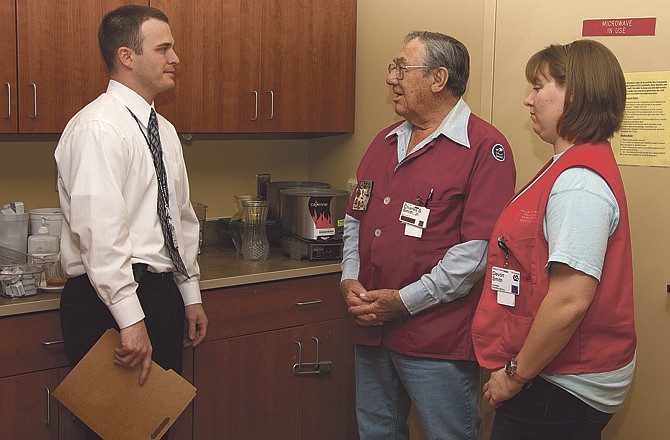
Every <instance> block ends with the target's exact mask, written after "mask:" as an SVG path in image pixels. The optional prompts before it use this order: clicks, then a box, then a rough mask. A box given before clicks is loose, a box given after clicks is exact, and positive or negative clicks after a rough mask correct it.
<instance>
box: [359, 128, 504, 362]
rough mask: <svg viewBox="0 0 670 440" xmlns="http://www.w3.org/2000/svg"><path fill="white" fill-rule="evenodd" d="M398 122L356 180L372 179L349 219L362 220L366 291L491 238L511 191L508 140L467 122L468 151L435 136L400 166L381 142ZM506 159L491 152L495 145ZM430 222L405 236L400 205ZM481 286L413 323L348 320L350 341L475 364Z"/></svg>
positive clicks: (399, 282) (410, 277)
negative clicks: (422, 212)
mask: <svg viewBox="0 0 670 440" xmlns="http://www.w3.org/2000/svg"><path fill="white" fill-rule="evenodd" d="M397 125H398V124H395V125H394V126H391V127H389V128H387V129H386V130H384V131H382V132H381V133H379V134H378V135H377V137H376V138H375V139H374V141H373V142H372V144H371V145H370V147H369V148H368V151H367V152H366V154H365V155H364V157H363V158H362V159H361V163H360V165H359V167H358V171H357V178H358V181H359V182H360V181H361V180H372V181H373V182H374V183H373V188H372V196H371V199H370V201H369V203H368V207H367V210H366V211H354V210H353V209H352V206H351V204H350V205H349V209H348V211H347V213H348V214H349V215H351V216H353V217H355V218H357V219H358V220H360V229H359V249H358V250H359V257H360V272H359V278H358V279H359V281H360V282H361V283H362V284H363V286H365V288H366V289H368V290H375V289H401V288H403V287H405V286H407V285H409V284H411V283H413V282H415V281H417V280H418V279H419V278H420V277H421V276H422V275H424V274H426V273H429V272H430V271H431V269H432V268H433V267H434V266H435V265H436V264H437V263H438V262H439V261H440V260H441V259H442V258H443V257H444V255H445V254H446V252H447V251H448V250H449V249H450V248H451V247H452V246H454V245H456V244H459V243H463V242H465V241H468V240H488V238H489V237H490V235H491V234H490V232H491V230H492V228H493V224H494V221H495V219H496V218H497V216H498V215H499V214H500V212H501V211H502V209H503V207H504V206H505V204H506V203H507V202H508V201H509V199H510V198H511V196H512V194H513V191H514V180H515V169H514V161H513V158H512V153H511V149H510V148H509V145H508V143H507V141H506V140H505V138H504V137H503V135H502V134H500V132H498V131H497V130H496V129H495V128H494V127H492V126H491V125H490V124H488V123H486V122H485V121H483V120H482V119H480V118H478V117H477V116H475V115H471V116H470V120H469V123H468V135H469V139H470V142H471V147H470V148H467V147H464V146H462V145H458V144H456V143H454V142H452V141H451V140H449V139H447V138H446V137H444V136H438V137H437V138H436V139H435V140H433V141H431V142H430V143H429V144H428V145H426V146H425V147H424V148H422V149H421V150H418V151H416V152H414V153H413V154H411V155H410V156H409V157H407V158H406V159H405V160H404V161H403V162H402V163H401V164H400V165H399V166H398V167H397V169H396V166H397V165H398V156H397V138H396V136H391V137H390V138H389V139H385V136H386V134H388V133H389V132H390V131H391V130H392V129H393V128H395V127H396V126H397ZM496 145H498V148H497V149H495V151H496V152H498V153H500V152H501V151H502V150H501V148H502V149H504V152H505V153H506V157H505V158H504V160H501V156H500V155H499V156H498V159H496V156H495V155H494V154H493V151H494V146H496ZM431 190H433V198H432V200H431V202H430V203H429V204H428V208H430V216H429V218H428V225H427V227H426V229H424V231H423V236H422V238H420V239H419V238H414V237H408V236H406V235H405V234H404V230H405V226H404V224H402V223H401V222H400V221H399V217H400V211H401V208H402V205H403V202H411V203H414V202H415V201H416V198H417V195H420V196H421V197H422V199H423V200H424V201H425V200H426V198H427V196H428V194H429V193H430V191H431ZM482 283H483V280H482V281H480V282H479V283H477V285H475V286H474V287H473V288H472V289H471V292H470V294H469V295H466V296H465V297H463V298H460V299H458V300H456V301H453V302H451V303H447V304H441V305H438V306H435V307H433V308H431V309H428V310H426V311H424V312H421V313H419V314H417V315H415V316H412V317H405V318H402V319H398V320H395V321H392V322H388V323H386V324H384V325H383V326H380V327H362V326H359V325H357V324H355V323H354V321H353V320H352V339H353V342H354V343H355V344H359V345H375V346H376V345H380V344H384V345H385V346H387V347H388V348H390V349H392V350H394V351H397V352H399V353H402V354H406V355H410V356H420V357H432V358H440V359H458V360H475V355H474V351H473V349H472V337H471V334H470V332H471V326H472V318H473V316H474V312H475V309H476V307H477V302H478V299H479V294H480V292H481V287H482Z"/></svg>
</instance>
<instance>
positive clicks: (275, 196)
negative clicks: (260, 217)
mask: <svg viewBox="0 0 670 440" xmlns="http://www.w3.org/2000/svg"><path fill="white" fill-rule="evenodd" d="M289 188H330V184H329V183H326V182H310V181H307V180H302V181H290V180H282V181H277V182H268V183H267V198H268V202H270V210H269V211H268V218H270V219H273V220H277V221H279V220H280V219H281V197H280V191H282V190H284V189H289Z"/></svg>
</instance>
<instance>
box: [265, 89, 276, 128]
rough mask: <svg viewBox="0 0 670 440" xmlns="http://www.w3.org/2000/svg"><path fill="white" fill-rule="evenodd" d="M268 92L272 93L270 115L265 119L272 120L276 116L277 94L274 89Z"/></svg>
mask: <svg viewBox="0 0 670 440" xmlns="http://www.w3.org/2000/svg"><path fill="white" fill-rule="evenodd" d="M268 94H270V117H269V118H265V119H267V120H268V121H270V120H272V119H274V117H275V94H274V92H273V91H272V90H270V91H268Z"/></svg>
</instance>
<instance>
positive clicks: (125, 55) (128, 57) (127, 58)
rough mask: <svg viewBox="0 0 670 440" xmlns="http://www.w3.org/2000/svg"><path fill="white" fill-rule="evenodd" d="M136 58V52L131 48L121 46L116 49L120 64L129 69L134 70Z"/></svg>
mask: <svg viewBox="0 0 670 440" xmlns="http://www.w3.org/2000/svg"><path fill="white" fill-rule="evenodd" d="M134 56H135V51H133V50H132V49H131V48H129V47H125V46H121V47H119V48H118V49H116V58H117V59H118V60H119V63H120V64H121V65H122V66H125V67H127V68H129V69H132V67H133V58H134Z"/></svg>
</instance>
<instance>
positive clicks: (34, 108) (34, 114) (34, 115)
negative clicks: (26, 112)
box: [29, 83, 37, 119]
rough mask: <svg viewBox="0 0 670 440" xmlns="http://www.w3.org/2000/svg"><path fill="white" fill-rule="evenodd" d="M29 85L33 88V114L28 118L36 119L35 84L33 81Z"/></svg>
mask: <svg viewBox="0 0 670 440" xmlns="http://www.w3.org/2000/svg"><path fill="white" fill-rule="evenodd" d="M29 85H30V87H32V88H33V115H32V116H30V119H37V85H36V84H35V83H30V84H29Z"/></svg>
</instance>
